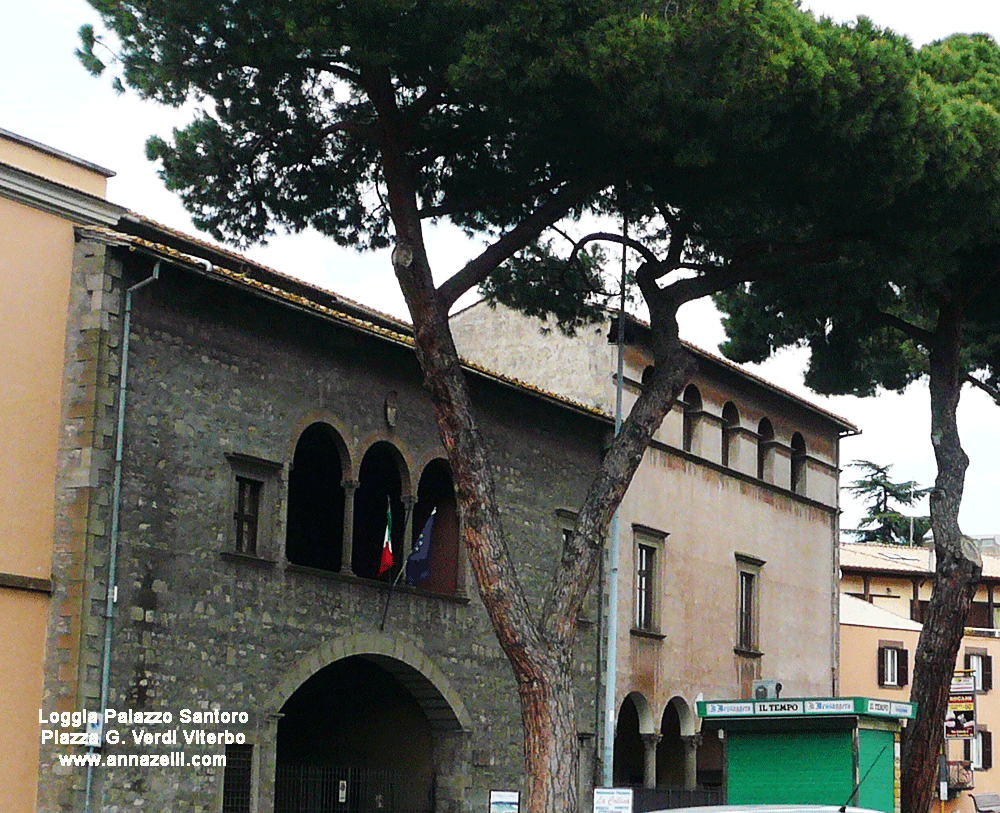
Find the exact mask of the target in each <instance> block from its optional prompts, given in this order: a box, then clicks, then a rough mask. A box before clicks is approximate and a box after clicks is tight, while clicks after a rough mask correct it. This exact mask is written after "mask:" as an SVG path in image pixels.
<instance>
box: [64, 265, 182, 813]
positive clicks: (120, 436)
mask: <svg viewBox="0 0 1000 813" xmlns="http://www.w3.org/2000/svg"><path fill="white" fill-rule="evenodd" d="M162 262H163V261H162V260H159V259H158V260H157V261H156V264H155V265H154V266H153V273H152V275H151V276H149V277H146V279H144V280H140V281H139V282H137V283H136V284H135V285H132V286H131V287H129V288H126V289H125V319H124V325H123V328H122V331H123V337H122V361H121V370H120V374H119V376H118V430H117V437H116V438H115V478H114V487H113V491H112V496H111V540H110V554H109V557H108V595H107V603H106V606H105V612H104V658H103V664H102V666H101V704H100V706H99V708H100V715H101V723H100V730H99V734H100V736H101V739H102V740H103V735H104V722H103V721H104V709H105V708H107V705H108V686H109V683H110V681H111V625H112V622H113V621H114V615H115V602H116V601H117V600H118V585H117V584H116V583H115V582H116V579H117V576H118V523H119V517H120V515H121V498H122V457H123V449H124V445H125V437H124V436H125V395H126V391H127V388H128V349H129V347H128V346H129V333H130V330H131V325H132V294H133V293H134V292H135V291H138V290H139V289H140V288H144V287H145V286H147V285H149V284H150V283H152V282H154V281H155V280H158V279H159V278H160V264H161V263H162ZM93 775H94V766H93V765H90V764H88V765H87V792H86V801H85V804H84V808H83V809H84V811H85V813H90V799H91V794H92V792H93Z"/></svg>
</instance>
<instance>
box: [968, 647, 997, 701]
mask: <svg viewBox="0 0 1000 813" xmlns="http://www.w3.org/2000/svg"><path fill="white" fill-rule="evenodd" d="M965 668H966V669H967V670H968V671H969V672H971V673H972V678H973V680H974V681H975V686H976V691H977V692H988V691H990V689H992V688H993V658H991V657H990V656H989V655H987V654H986V653H985V652H970V651H968V650H966V652H965Z"/></svg>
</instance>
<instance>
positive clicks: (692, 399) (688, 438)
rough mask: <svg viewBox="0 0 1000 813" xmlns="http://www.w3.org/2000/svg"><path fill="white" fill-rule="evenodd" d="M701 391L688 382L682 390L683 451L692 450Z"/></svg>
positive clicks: (700, 405) (699, 412)
mask: <svg viewBox="0 0 1000 813" xmlns="http://www.w3.org/2000/svg"><path fill="white" fill-rule="evenodd" d="M701 410H702V404H701V393H700V392H698V388H697V387H696V386H695V385H694V384H689V385H688V387H687V389H686V390H684V437H683V441H682V442H683V449H684V451H685V452H691V451H694V447H695V445H696V444H695V430H696V429H697V426H698V423H697V422H698V416H699V415H700V414H701Z"/></svg>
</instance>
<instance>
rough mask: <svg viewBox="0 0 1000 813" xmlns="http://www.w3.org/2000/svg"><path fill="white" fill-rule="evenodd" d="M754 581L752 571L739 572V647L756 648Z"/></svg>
mask: <svg viewBox="0 0 1000 813" xmlns="http://www.w3.org/2000/svg"><path fill="white" fill-rule="evenodd" d="M755 582H756V579H755V577H754V574H753V573H747V572H746V571H741V572H740V635H739V645H740V649H755V648H756V643H757V642H756V640H755V636H754V611H753V610H754V606H753V605H754V590H755V587H756V584H755Z"/></svg>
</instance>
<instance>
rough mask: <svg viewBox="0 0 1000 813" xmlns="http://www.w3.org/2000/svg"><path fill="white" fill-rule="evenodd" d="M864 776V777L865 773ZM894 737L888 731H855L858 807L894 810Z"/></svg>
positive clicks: (889, 812) (888, 811)
mask: <svg viewBox="0 0 1000 813" xmlns="http://www.w3.org/2000/svg"><path fill="white" fill-rule="evenodd" d="M866 775H867V776H866ZM895 777H896V740H895V737H894V736H893V733H892V732H891V731H878V730H870V729H864V728H862V729H861V730H860V731H859V732H858V780H859V781H860V782H861V787H860V788H859V789H858V801H857V802H856V805H857V806H858V807H867V808H870V809H872V810H883V811H885V813H893V811H894V810H895V809H896V793H895Z"/></svg>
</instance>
